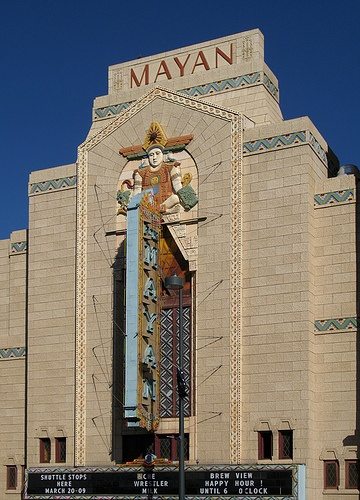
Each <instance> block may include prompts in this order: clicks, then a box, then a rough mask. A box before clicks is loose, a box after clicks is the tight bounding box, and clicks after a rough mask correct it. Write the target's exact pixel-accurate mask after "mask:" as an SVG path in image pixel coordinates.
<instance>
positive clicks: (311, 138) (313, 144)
mask: <svg viewBox="0 0 360 500" xmlns="http://www.w3.org/2000/svg"><path fill="white" fill-rule="evenodd" d="M308 134H309V144H310V146H311V147H312V148H313V150H314V151H315V153H316V154H317V155H318V157H319V158H320V159H321V160H322V161H323V162H324V163H325V164H327V156H326V153H325V151H324V150H323V148H322V147H321V146H320V144H319V143H318V141H317V140H316V139H315V137H314V136H313V135H312V133H311V132H308Z"/></svg>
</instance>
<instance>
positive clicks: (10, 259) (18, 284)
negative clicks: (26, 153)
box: [0, 230, 27, 498]
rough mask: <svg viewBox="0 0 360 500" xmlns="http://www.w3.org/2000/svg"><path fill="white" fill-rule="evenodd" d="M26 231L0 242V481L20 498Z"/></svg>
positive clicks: (12, 495) (22, 457)
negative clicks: (12, 472)
mask: <svg viewBox="0 0 360 500" xmlns="http://www.w3.org/2000/svg"><path fill="white" fill-rule="evenodd" d="M26 242H27V232H26V231H24V230H23V231H14V232H13V233H11V235H10V239H9V240H3V241H1V242H0V288H1V294H0V311H1V312H0V400H1V406H0V443H1V447H0V461H1V463H0V465H1V468H0V484H1V485H3V487H2V494H1V495H4V498H8V497H10V498H20V491H21V486H22V481H21V475H22V466H23V465H24V464H25V461H24V460H25V457H24V442H25V441H24V440H25V345H26V339H25V324H26V323H25V322H26ZM7 465H12V466H16V467H17V474H18V487H17V489H16V490H15V491H16V492H15V493H13V492H10V493H6V492H5V490H6V466H7Z"/></svg>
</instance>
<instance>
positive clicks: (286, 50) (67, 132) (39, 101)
mask: <svg viewBox="0 0 360 500" xmlns="http://www.w3.org/2000/svg"><path fill="white" fill-rule="evenodd" d="M0 17H1V30H0V68H1V73H0V74H1V78H0V86H1V115H0V137H1V159H0V162H1V163H0V170H1V178H2V187H3V188H2V193H1V197H0V203H1V207H0V208H1V212H0V213H1V216H0V238H1V239H3V238H8V237H9V234H10V232H11V231H13V230H15V229H22V228H26V227H27V226H28V211H27V205H28V199H27V183H28V177H29V173H30V172H31V171H33V170H38V169H43V168H49V167H52V166H56V165H62V164H66V163H72V162H74V161H75V160H76V151H77V146H78V145H79V144H80V143H81V142H82V141H83V140H84V138H85V135H86V133H87V131H88V129H89V128H90V124H91V108H92V101H93V99H94V98H95V97H96V96H99V95H105V94H106V93H107V68H108V66H109V65H110V64H115V63H120V62H123V61H126V60H129V59H135V58H137V57H139V56H147V55H151V54H156V53H158V52H163V51H167V50H171V49H176V48H178V47H182V46H184V45H190V44H194V43H198V42H202V41H205V40H210V39H213V38H218V37H221V36H226V35H230V34H232V33H238V32H241V31H244V30H248V29H253V28H260V29H261V31H262V32H263V33H264V36H265V59H266V62H267V64H268V65H269V67H270V68H271V69H272V71H273V72H274V73H275V75H276V76H277V77H278V79H279V85H280V99H281V101H280V102H281V107H282V110H283V114H284V117H285V118H286V119H290V118H295V117H298V116H303V115H308V116H310V118H311V119H312V121H313V122H314V123H315V125H316V126H317V128H318V129H319V131H320V132H321V134H322V135H323V136H324V138H325V139H326V140H327V141H328V143H329V144H330V146H331V147H332V149H333V150H334V151H335V153H336V154H337V155H338V157H339V160H340V162H341V163H342V164H344V163H355V164H357V165H360V154H359V146H358V144H359V117H360V104H359V94H360V92H359V87H360V83H359V82H360V55H359V54H360V36H359V32H360V26H359V19H360V2H358V0H353V1H349V0H342V1H341V2H335V1H330V0H329V1H325V0H322V1H321V0H318V1H316V0H312V1H308V0H302V1H301V2H290V1H289V0H287V1H282V0H278V1H276V0H275V1H272V2H271V1H268V0H267V1H264V0H260V1H257V0H252V1H250V0H247V1H246V2H245V1H241V0H232V1H229V0H221V1H219V2H212V3H210V2H172V1H171V0H169V1H168V2H162V1H158V2H151V1H147V2H144V1H143V0H137V1H134V2H131V1H125V0H102V1H101V2H100V1H96V2H95V1H93V0H87V1H86V0H22V1H20V0H2V1H0Z"/></svg>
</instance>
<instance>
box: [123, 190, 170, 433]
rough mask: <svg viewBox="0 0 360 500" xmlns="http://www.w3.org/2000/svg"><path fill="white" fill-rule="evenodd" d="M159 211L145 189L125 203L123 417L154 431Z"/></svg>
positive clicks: (155, 425)
mask: <svg viewBox="0 0 360 500" xmlns="http://www.w3.org/2000/svg"><path fill="white" fill-rule="evenodd" d="M160 222H161V221H160V214H159V212H158V211H157V210H156V207H155V206H154V205H153V204H151V203H149V199H148V196H147V195H146V194H145V196H143V193H141V194H139V195H137V196H135V197H134V198H133V199H132V201H131V203H130V205H129V208H128V226H127V246H126V254H127V257H126V278H127V286H126V369H125V419H126V420H127V422H128V425H129V426H140V427H143V428H146V429H147V430H155V429H156V428H157V426H158V421H159V295H160V293H159V274H158V247H159V240H160V227H161V226H160Z"/></svg>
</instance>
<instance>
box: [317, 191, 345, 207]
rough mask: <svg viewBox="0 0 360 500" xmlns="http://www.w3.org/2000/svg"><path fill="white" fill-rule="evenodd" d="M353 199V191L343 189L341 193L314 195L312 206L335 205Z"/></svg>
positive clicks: (331, 192) (332, 192)
mask: <svg viewBox="0 0 360 500" xmlns="http://www.w3.org/2000/svg"><path fill="white" fill-rule="evenodd" d="M354 198H355V193H354V190H353V189H343V190H341V191H330V192H329V193H321V194H316V195H315V196H314V205H315V206H321V207H323V206H324V205H335V204H337V203H345V202H348V201H352V200H354Z"/></svg>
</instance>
